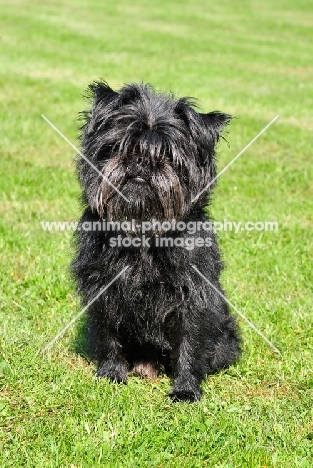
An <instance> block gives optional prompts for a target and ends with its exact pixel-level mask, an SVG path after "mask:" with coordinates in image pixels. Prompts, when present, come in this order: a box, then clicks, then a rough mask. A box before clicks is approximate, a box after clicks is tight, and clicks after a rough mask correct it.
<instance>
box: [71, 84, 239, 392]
mask: <svg viewBox="0 0 313 468" xmlns="http://www.w3.org/2000/svg"><path fill="white" fill-rule="evenodd" d="M89 92H90V94H91V96H92V98H93V105H92V109H91V111H87V112H85V113H83V114H84V125H83V127H82V134H81V146H82V152H83V154H84V156H85V158H87V159H88V161H87V160H86V159H85V158H83V157H80V158H79V159H78V172H79V178H80V183H81V185H82V188H83V203H84V205H85V211H84V214H83V216H82V218H81V221H80V223H79V227H78V230H77V235H76V240H77V256H76V258H75V260H74V262H73V265H72V268H73V273H74V276H75V278H76V281H77V285H78V291H79V293H80V295H81V297H82V300H83V303H84V305H87V304H89V303H90V302H92V301H93V302H92V304H91V305H90V306H89V308H88V330H89V343H90V347H91V353H92V355H93V356H94V357H95V358H96V359H97V361H98V372H97V375H98V376H99V377H108V378H110V379H111V380H113V381H116V382H123V383H126V381H127V376H128V375H129V374H135V375H141V376H146V377H155V376H156V375H157V373H158V372H160V371H163V372H166V373H168V374H170V375H171V376H173V378H174V384H173V389H172V391H171V392H170V396H171V397H172V399H173V400H186V401H194V400H199V399H200V398H201V390H200V383H201V381H202V380H203V379H204V377H205V376H206V374H209V373H213V372H215V371H217V370H219V369H221V368H225V367H227V366H229V365H230V364H231V363H232V362H234V361H235V359H236V358H237V357H238V355H239V353H240V348H239V338H238V334H237V330H236V324H235V321H234V319H233V317H231V316H230V314H229V310H228V306H227V303H226V302H225V300H224V299H223V296H224V292H223V290H222V289H221V286H220V284H219V276H220V272H221V269H222V262H221V260H220V255H219V250H218V246H217V242H216V239H215V235H214V232H213V231H212V230H210V231H209V232H208V229H207V225H208V224H209V223H208V219H207V218H206V217H205V216H204V214H203V208H204V207H205V205H206V204H207V202H208V201H207V199H208V195H209V194H210V192H211V189H212V185H214V184H212V185H211V186H210V187H209V188H207V186H208V185H209V184H210V182H211V181H213V179H214V177H215V175H216V165H215V146H216V143H217V142H218V140H219V138H220V135H221V132H222V130H223V128H224V127H225V126H226V125H227V124H228V122H229V121H230V119H231V116H230V115H226V114H222V113H220V112H211V113H208V114H201V113H198V112H197V111H196V110H195V104H194V102H193V101H192V100H191V99H188V98H182V99H178V100H175V99H174V97H173V96H171V95H170V96H168V95H163V94H158V93H156V92H155V91H154V90H153V88H152V87H151V86H149V85H141V84H131V85H128V86H125V87H123V88H122V89H121V90H120V91H119V92H118V93H117V92H114V91H113V90H112V89H111V88H110V87H109V86H108V85H107V84H106V83H105V82H97V83H93V84H92V85H90V87H89ZM204 189H205V190H204ZM203 190H204V191H203ZM202 191H203V192H202ZM199 192H202V193H201V195H200V196H198V194H199ZM197 196H198V197H197ZM104 220H106V221H107V225H108V221H114V222H115V223H116V224H115V228H116V229H115V231H112V230H108V229H107V226H106V229H99V225H100V224H101V223H102V225H105V223H104V222H103V221H104ZM133 220H136V221H135V222H134V221H133ZM99 221H101V223H100V222H99ZM152 221H153V222H152ZM119 223H121V224H122V226H124V227H122V226H120V225H119ZM175 223H176V224H175ZM196 223H197V224H196ZM111 225H112V223H111ZM184 225H185V226H187V228H188V226H189V228H190V226H192V227H195V226H196V227H197V230H196V231H195V229H189V230H188V232H187V231H186V230H184V229H183V228H184ZM91 226H92V227H91ZM125 226H126V228H125ZM204 226H206V229H205V228H204ZM143 234H144V235H143ZM193 266H195V267H196V269H197V270H198V271H197V270H196V269H194V267H193ZM125 267H128V268H127V269H126V270H125V271H124V272H123V274H122V275H120V276H119V277H118V278H117V279H116V280H115V281H114V282H113V283H112V284H111V285H110V286H109V287H108V288H107V289H105V290H104V291H103V293H102V294H101V291H102V290H103V289H104V288H105V287H106V285H108V284H109V283H110V282H112V280H113V279H114V278H115V277H116V276H118V275H119V273H120V272H121V271H122V270H123V269H125ZM199 272H200V273H202V274H203V275H205V277H206V278H207V279H208V281H206V280H205V279H204V278H203V276H201V275H200V274H199ZM212 285H213V286H214V287H213V286H212ZM218 291H219V292H220V293H219V292H218ZM97 296H98V297H97ZM96 297H97V299H96V300H95V298H96Z"/></svg>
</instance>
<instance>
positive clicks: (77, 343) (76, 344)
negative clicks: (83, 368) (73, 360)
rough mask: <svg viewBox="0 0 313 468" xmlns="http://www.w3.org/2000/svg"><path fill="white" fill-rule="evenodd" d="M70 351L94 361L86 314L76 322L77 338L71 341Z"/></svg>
mask: <svg viewBox="0 0 313 468" xmlns="http://www.w3.org/2000/svg"><path fill="white" fill-rule="evenodd" d="M70 351H71V352H72V353H75V354H78V355H79V356H81V357H83V358H84V359H86V360H87V361H88V362H93V358H92V356H91V353H90V345H89V342H88V320H87V316H86V315H84V316H83V317H82V318H81V319H80V320H78V322H77V324H76V333H75V338H74V339H73V340H72V341H71V343H70Z"/></svg>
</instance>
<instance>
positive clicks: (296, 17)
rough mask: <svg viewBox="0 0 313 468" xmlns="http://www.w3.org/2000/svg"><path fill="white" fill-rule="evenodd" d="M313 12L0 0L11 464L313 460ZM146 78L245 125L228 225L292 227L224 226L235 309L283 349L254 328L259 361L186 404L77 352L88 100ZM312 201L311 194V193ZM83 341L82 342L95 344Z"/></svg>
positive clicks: (224, 214) (234, 139) (249, 351)
mask: <svg viewBox="0 0 313 468" xmlns="http://www.w3.org/2000/svg"><path fill="white" fill-rule="evenodd" d="M312 27H313V16H312V2H311V1H310V0H298V1H297V2H294V1H291V0H277V1H276V2H271V1H270V0H263V1H255V2H241V3H240V2H231V1H230V0H220V1H219V2H206V1H205V0H197V1H195V0H185V1H165V0H161V1H159V2H151V1H148V0H146V1H145V0H137V1H135V2H134V1H127V0H122V1H120V2H103V1H100V0H92V1H90V2H85V1H82V0H76V1H75V2H70V1H65V0H54V1H52V0H48V1H46V2H39V1H35V0H33V1H29V2H26V1H24V0H15V1H9V0H7V1H6V2H2V6H1V41H0V47H1V56H2V60H1V62H2V63H1V70H0V80H1V81H0V84H1V88H0V90H1V91H0V98H1V140H0V144H1V162H0V167H1V172H0V210H1V216H0V233H1V236H0V262H1V263H0V264H1V272H0V300H1V323H2V338H1V358H0V373H1V379H2V384H1V400H0V416H1V421H2V422H3V430H2V432H1V441H2V443H3V446H2V447H0V457H1V462H0V463H1V466H3V467H10V466H12V467H20V466H26V467H71V468H74V467H75V468H76V467H77V468H78V467H98V466H99V467H100V466H105V467H149V468H150V467H170V468H174V467H177V468H181V467H188V468H197V467H204V466H208V467H219V468H222V467H223V468H237V467H246V468H251V467H252V468H254V467H260V468H261V467H263V468H265V467H267V468H268V467H288V468H289V467H305V468H310V467H311V466H312V465H313V458H312V443H313V442H312V440H313V426H312V387H313V381H312V344H313V340H312V295H310V294H311V292H310V287H311V284H312V283H311V282H312V265H311V262H310V256H312V243H310V240H309V239H310V237H309V236H310V229H312V202H311V201H310V195H311V196H312V192H311V193H310V180H312V172H311V167H312V128H313V123H312V111H313V85H312V72H313V69H312V52H311V50H312V49H311V43H312V42H311V40H312ZM100 77H103V78H105V79H106V80H107V81H108V82H109V84H110V85H111V86H113V87H117V86H120V85H122V84H123V83H127V82H130V81H138V80H144V81H149V82H151V83H153V84H154V85H155V86H156V87H157V88H159V89H164V90H167V89H172V90H173V91H174V92H176V93H177V94H178V95H191V96H196V97H197V98H199V100H200V101H201V106H202V108H203V109H206V110H213V109H220V110H223V111H226V112H229V113H231V114H233V115H236V116H237V119H236V120H234V121H233V122H232V124H231V126H230V129H229V134H228V140H229V146H227V145H226V144H225V142H222V143H221V145H220V148H219V153H220V158H219V167H220V169H222V168H223V167H224V166H225V165H226V164H227V163H228V162H229V161H230V160H231V159H232V158H233V157H234V156H235V155H236V154H238V152H239V151H240V150H241V149H242V148H243V147H244V146H245V145H246V144H247V143H249V141H250V140H251V139H252V138H254V136H255V135H256V134H257V133H258V132H259V131H260V130H261V129H262V128H263V127H264V126H265V125H266V124H267V123H268V122H269V121H270V120H271V119H272V118H273V117H274V116H275V115H277V114H279V115H280V118H279V120H278V121H277V122H276V123H275V124H274V125H273V126H272V127H271V128H269V129H268V131H267V132H266V133H265V134H264V135H262V136H261V137H260V139H259V140H258V141H257V142H255V143H254V144H253V146H251V148H249V149H248V150H247V152H246V153H245V154H244V155H242V156H241V157H240V158H239V159H238V160H237V161H236V162H235V163H234V164H233V166H231V168H229V169H228V171H227V172H226V173H225V174H224V175H223V176H222V177H221V179H220V181H219V186H218V189H217V191H216V199H215V202H214V205H213V207H212V212H213V214H214V217H215V218H216V219H217V220H223V219H224V218H227V219H228V220H233V221H240V220H241V221H262V220H272V221H278V223H279V230H278V232H275V233H271V232H257V231H253V232H239V233H238V234H235V233H233V232H229V231H228V232H223V233H221V234H220V243H221V247H222V249H223V252H224V257H225V260H226V261H227V265H228V266H227V269H226V271H225V273H224V275H223V284H224V287H225V289H226V290H227V292H228V296H229V298H230V300H231V301H232V302H233V303H234V304H235V305H236V306H237V307H238V309H240V310H241V311H243V313H244V314H246V315H247V316H248V317H249V318H250V320H252V321H253V322H254V323H255V324H256V326H257V327H258V328H259V329H260V330H262V331H263V333H264V334H265V335H266V336H267V337H268V338H269V339H270V340H271V341H272V342H273V343H274V344H275V346H277V347H278V348H279V349H280V350H281V356H277V355H276V354H275V353H273V352H272V350H271V349H270V348H269V347H268V345H267V344H266V343H265V342H264V341H262V339H261V338H260V337H258V335H256V334H255V333H254V332H253V331H252V330H251V329H250V328H249V327H248V325H247V324H246V323H245V322H244V321H242V320H241V319H240V318H238V321H239V324H240V328H241V330H242V335H243V340H244V354H243V357H242V359H241V360H240V362H239V363H238V364H236V366H233V367H231V368H230V369H229V370H228V371H227V372H222V373H220V374H218V375H214V376H211V377H210V378H209V379H207V381H206V382H205V383H204V385H203V399H202V401H201V402H200V403H196V404H193V405H188V404H184V403H182V404H176V405H174V404H172V403H171V402H170V401H169V400H168V398H167V396H166V393H167V392H168V391H169V389H170V385H171V382H170V380H169V379H167V378H165V377H164V378H160V379H159V380H158V381H157V382H154V383H151V382H145V381H140V380H138V379H136V378H131V379H130V381H129V384H128V386H123V385H114V384H110V383H108V382H106V381H97V379H96V378H95V377H94V372H95V366H94V364H91V363H88V362H87V361H86V360H85V359H84V357H83V356H82V355H81V353H79V352H77V351H75V349H76V348H77V343H76V344H75V341H76V342H77V335H79V334H80V333H81V332H80V330H81V327H82V326H83V323H81V322H80V323H79V324H77V325H76V326H74V327H73V328H72V329H71V330H69V331H68V332H67V333H66V335H65V336H64V337H63V338H61V339H60V340H59V341H58V342H57V343H56V344H55V346H54V347H53V348H52V350H51V351H50V352H49V353H47V354H46V355H45V356H42V355H41V354H39V351H40V350H41V349H42V348H43V347H44V346H45V345H46V344H47V343H48V342H49V341H50V340H51V339H52V338H53V337H54V336H55V335H56V334H57V333H58V331H59V330H61V328H62V327H63V326H64V325H65V324H66V323H67V322H68V321H69V320H70V318H72V317H74V316H75V315H76V314H77V313H78V311H79V310H80V307H79V304H78V301H77V299H76V298H75V296H74V294H73V291H74V288H73V285H72V284H71V281H70V278H69V276H68V273H67V267H68V263H69V260H70V257H71V250H70V238H71V233H64V232H63V233H56V232H54V233H53V232H52V233H47V232H44V231H42V229H41V226H40V222H41V221H44V220H75V219H77V218H78V216H79V212H80V208H79V204H78V195H79V188H78V185H77V183H76V181H75V176H74V168H73V165H72V160H73V157H74V153H73V150H72V149H71V148H70V147H69V146H68V145H67V143H65V142H64V141H63V140H62V139H61V138H60V137H59V136H58V135H57V134H56V133H55V132H54V131H53V130H52V129H51V128H50V127H49V126H48V125H47V124H46V123H45V121H44V120H43V119H42V118H41V117H40V115H41V114H42V113H43V114H45V115H46V116H47V117H48V118H49V119H50V120H51V121H52V122H53V123H54V124H55V125H56V126H57V127H58V128H59V129H60V130H61V131H62V132H64V134H65V135H66V136H67V137H68V138H70V139H71V141H73V142H74V143H75V138H76V136H77V124H76V121H75V118H76V115H77V113H78V112H79V111H80V110H82V109H83V108H84V106H85V105H86V104H85V103H84V102H83V100H82V98H81V92H82V91H83V90H84V89H85V88H86V86H87V84H88V83H89V82H90V81H92V80H93V79H98V78H100ZM311 200H312V198H311ZM78 344H79V342H78Z"/></svg>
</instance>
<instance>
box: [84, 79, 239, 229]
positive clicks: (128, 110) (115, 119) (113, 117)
mask: <svg viewBox="0 0 313 468" xmlns="http://www.w3.org/2000/svg"><path fill="white" fill-rule="evenodd" d="M89 89H90V91H91V93H92V97H93V107H92V109H91V111H88V112H85V113H84V116H85V124H84V126H83V127H82V151H83V154H84V156H85V157H86V158H88V160H89V162H90V163H92V165H93V166H94V167H92V166H91V165H90V164H89V163H88V162H87V161H86V160H85V159H83V158H81V159H80V160H79V163H78V170H79V173H80V180H81V184H82V186H83V188H84V193H85V198H86V201H87V202H88V204H89V205H90V207H91V209H92V210H93V211H95V212H97V213H98V214H99V216H100V217H103V218H106V219H108V220H113V221H117V220H118V221H123V220H126V219H128V220H129V219H137V220H146V219H151V218H155V219H159V220H170V219H176V220H178V219H182V218H184V216H186V215H187V214H188V212H189V211H190V209H191V206H192V200H193V198H194V197H196V196H197V195H198V193H199V192H200V191H201V190H203V189H204V188H205V187H206V186H207V185H208V184H209V183H210V181H212V180H213V179H214V177H215V175H216V166H215V159H214V156H215V145H216V143H217V141H218V140H219V137H220V134H221V131H222V130H223V128H224V127H225V126H226V125H227V124H228V122H229V121H230V119H231V116H230V115H227V114H222V113H220V112H211V113H209V114H201V113H198V112H196V111H195V109H194V104H193V102H192V100H190V99H188V98H182V99H178V100H175V99H174V98H173V97H172V96H166V95H163V94H157V93H155V92H154V90H153V89H152V88H151V87H150V86H148V85H139V84H132V85H128V86H125V87H124V88H122V89H121V90H120V91H119V92H118V93H117V92H114V91H113V90H112V89H111V88H110V87H109V86H108V85H107V84H106V83H104V82H98V83H94V84H92V85H90V87H89ZM95 167H96V168H97V169H98V171H100V172H101V174H103V177H102V176H101V175H100V174H99V173H98V172H97V171H96V170H95ZM211 188H212V186H211ZM207 193H208V190H206V191H205V192H204V194H203V195H202V197H200V198H199V199H198V202H197V203H200V204H202V205H204V204H205V200H206V195H207Z"/></svg>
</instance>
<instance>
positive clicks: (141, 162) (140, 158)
mask: <svg viewBox="0 0 313 468" xmlns="http://www.w3.org/2000/svg"><path fill="white" fill-rule="evenodd" d="M135 163H136V166H140V167H144V166H147V164H148V162H147V160H146V159H145V158H144V157H143V156H141V155H138V156H136V158H135Z"/></svg>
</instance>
